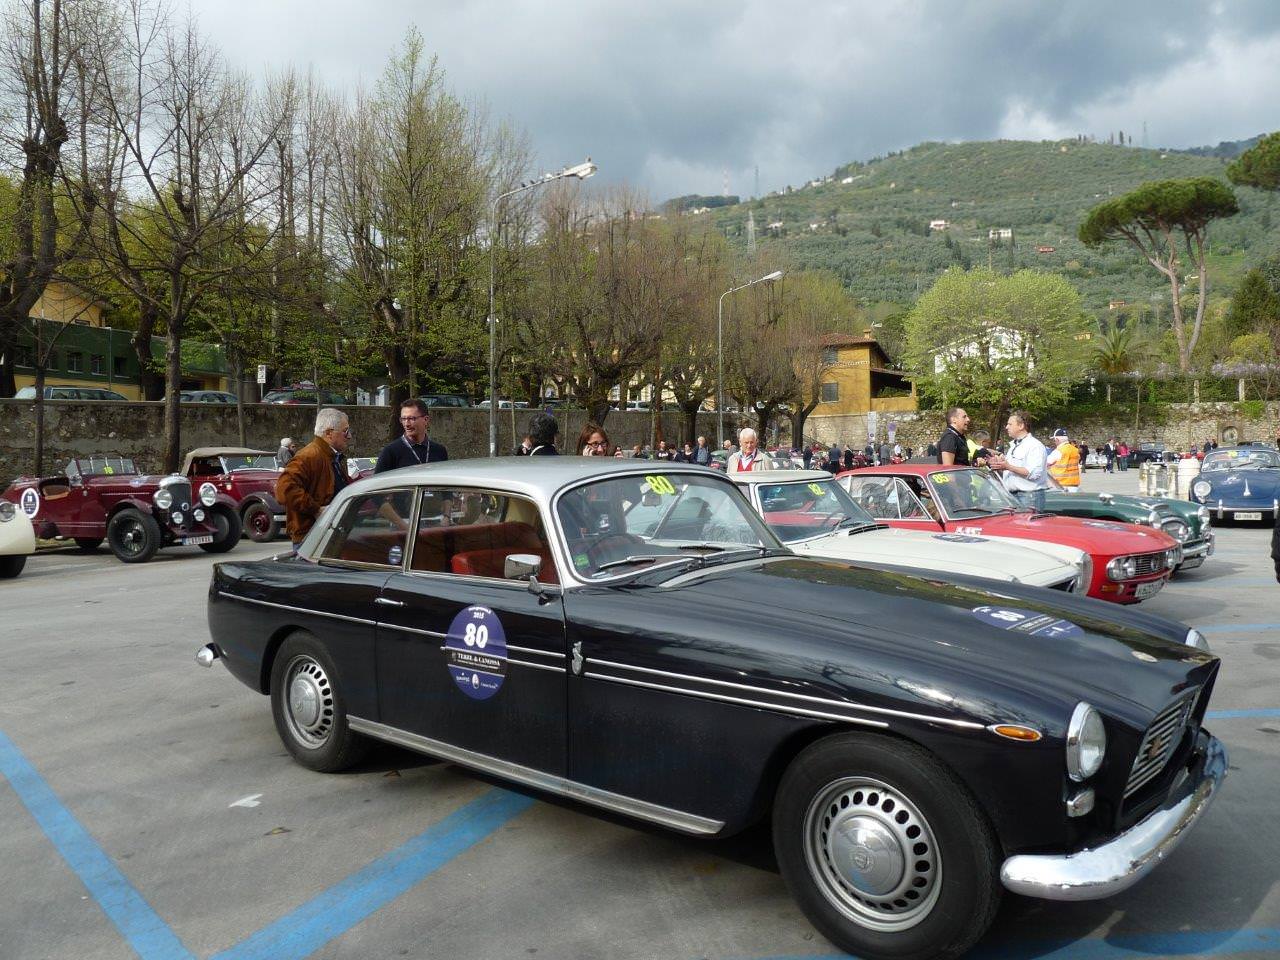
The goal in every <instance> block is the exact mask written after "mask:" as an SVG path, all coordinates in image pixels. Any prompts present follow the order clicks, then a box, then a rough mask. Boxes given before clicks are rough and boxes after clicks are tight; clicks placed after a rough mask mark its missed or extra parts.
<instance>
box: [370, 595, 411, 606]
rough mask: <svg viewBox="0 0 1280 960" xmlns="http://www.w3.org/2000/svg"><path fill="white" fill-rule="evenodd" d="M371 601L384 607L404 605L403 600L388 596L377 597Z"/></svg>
mask: <svg viewBox="0 0 1280 960" xmlns="http://www.w3.org/2000/svg"><path fill="white" fill-rule="evenodd" d="M373 602H374V603H380V604H382V605H383V606H384V607H403V606H404V601H403V600H392V599H391V598H390V597H378V598H377V599H376V600H374V601H373Z"/></svg>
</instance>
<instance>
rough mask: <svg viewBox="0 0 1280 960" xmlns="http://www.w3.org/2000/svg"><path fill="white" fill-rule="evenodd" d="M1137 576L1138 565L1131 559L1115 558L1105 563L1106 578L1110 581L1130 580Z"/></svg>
mask: <svg viewBox="0 0 1280 960" xmlns="http://www.w3.org/2000/svg"><path fill="white" fill-rule="evenodd" d="M1137 575H1138V564H1137V562H1136V561H1135V560H1134V559H1133V557H1116V558H1114V559H1113V560H1110V561H1108V562H1107V577H1108V578H1109V579H1111V580H1131V579H1133V578H1134V577H1136V576H1137Z"/></svg>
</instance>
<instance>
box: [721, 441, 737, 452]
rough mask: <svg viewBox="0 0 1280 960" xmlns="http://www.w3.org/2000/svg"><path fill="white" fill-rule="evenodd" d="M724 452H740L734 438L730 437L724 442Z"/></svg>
mask: <svg viewBox="0 0 1280 960" xmlns="http://www.w3.org/2000/svg"><path fill="white" fill-rule="evenodd" d="M724 452H725V454H726V455H728V454H734V453H737V452H738V448H737V447H736V446H735V445H734V443H733V440H731V439H730V440H726V441H725V442H724Z"/></svg>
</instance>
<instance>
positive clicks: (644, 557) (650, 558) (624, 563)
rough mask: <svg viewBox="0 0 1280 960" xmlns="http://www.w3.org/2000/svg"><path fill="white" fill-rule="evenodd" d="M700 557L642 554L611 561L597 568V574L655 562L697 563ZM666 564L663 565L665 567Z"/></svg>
mask: <svg viewBox="0 0 1280 960" xmlns="http://www.w3.org/2000/svg"><path fill="white" fill-rule="evenodd" d="M699 559H701V558H700V557H681V556H677V555H676V554H673V553H642V554H635V555H633V556H630V557H623V558H622V559H621V560H610V561H609V562H608V563H602V564H600V566H598V567H596V572H597V573H599V572H600V571H602V570H611V569H613V568H614V567H629V566H631V565H632V564H636V563H653V562H654V561H655V560H669V561H673V562H675V563H696V562H697V561H698V560H699ZM665 565H666V564H662V566H665Z"/></svg>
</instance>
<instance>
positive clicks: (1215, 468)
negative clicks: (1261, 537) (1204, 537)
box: [1191, 443, 1280, 523]
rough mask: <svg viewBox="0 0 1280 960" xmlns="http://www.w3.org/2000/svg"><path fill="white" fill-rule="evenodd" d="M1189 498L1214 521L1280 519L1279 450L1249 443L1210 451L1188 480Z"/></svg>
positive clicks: (1272, 520)
mask: <svg viewBox="0 0 1280 960" xmlns="http://www.w3.org/2000/svg"><path fill="white" fill-rule="evenodd" d="M1191 501H1192V502H1193V503H1198V504H1202V505H1204V507H1205V508H1206V509H1208V511H1209V513H1210V515H1211V516H1212V517H1213V519H1214V520H1216V521H1219V522H1221V521H1224V520H1261V521H1269V522H1271V523H1275V522H1276V521H1277V519H1280V451H1277V450H1276V448H1275V447H1271V446H1266V445H1263V444H1257V443H1251V444H1248V445H1246V446H1236V447H1219V448H1218V449H1217V450H1211V451H1210V452H1209V453H1208V454H1207V455H1206V456H1205V458H1204V463H1202V464H1201V466H1200V475H1199V476H1198V477H1196V478H1195V480H1193V481H1192V482H1191Z"/></svg>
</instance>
